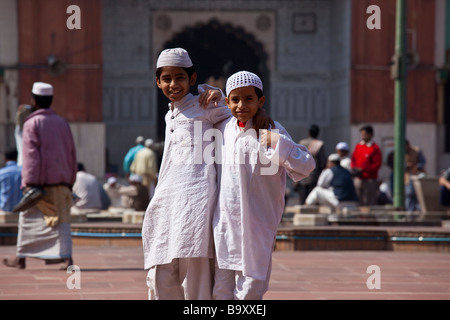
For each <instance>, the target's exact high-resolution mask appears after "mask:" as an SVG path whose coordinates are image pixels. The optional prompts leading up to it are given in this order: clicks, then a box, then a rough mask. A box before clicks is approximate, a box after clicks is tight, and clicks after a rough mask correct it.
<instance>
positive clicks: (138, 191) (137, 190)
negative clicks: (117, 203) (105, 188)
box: [119, 174, 150, 211]
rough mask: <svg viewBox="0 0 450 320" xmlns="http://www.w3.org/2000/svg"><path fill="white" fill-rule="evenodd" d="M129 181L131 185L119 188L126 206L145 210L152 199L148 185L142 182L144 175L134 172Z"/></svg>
mask: <svg viewBox="0 0 450 320" xmlns="http://www.w3.org/2000/svg"><path fill="white" fill-rule="evenodd" d="M128 181H129V183H130V185H129V186H124V187H121V188H120V190H119V192H120V194H121V195H122V203H123V205H124V207H125V208H131V209H134V210H136V211H145V210H146V209H147V206H148V203H149V202H150V199H149V196H148V189H147V187H145V186H144V185H143V184H142V177H141V176H139V175H137V174H132V175H130V178H129V179H128Z"/></svg>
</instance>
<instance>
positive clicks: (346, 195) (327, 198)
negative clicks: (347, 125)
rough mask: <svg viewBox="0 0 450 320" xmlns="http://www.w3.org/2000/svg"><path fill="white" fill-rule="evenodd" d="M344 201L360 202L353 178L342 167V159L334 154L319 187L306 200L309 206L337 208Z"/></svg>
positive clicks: (322, 175) (321, 175)
mask: <svg viewBox="0 0 450 320" xmlns="http://www.w3.org/2000/svg"><path fill="white" fill-rule="evenodd" d="M342 201H354V202H357V201H358V196H357V195H356V191H355V186H354V185H353V177H352V175H351V174H350V172H349V171H348V170H347V169H345V168H343V167H341V165H340V157H339V155H338V154H336V153H333V154H331V155H330V156H329V157H328V163H327V168H326V169H325V170H324V171H322V173H321V174H320V176H319V180H318V182H317V186H316V187H315V188H314V189H313V190H312V191H311V193H310V194H309V195H308V197H307V198H306V204H308V205H314V204H318V205H327V206H330V207H333V208H337V207H338V205H339V203H340V202H342Z"/></svg>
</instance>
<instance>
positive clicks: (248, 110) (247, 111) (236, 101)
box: [226, 87, 266, 123]
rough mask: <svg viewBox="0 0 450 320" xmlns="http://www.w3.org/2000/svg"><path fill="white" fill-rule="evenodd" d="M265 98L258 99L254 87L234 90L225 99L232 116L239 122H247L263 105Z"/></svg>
mask: <svg viewBox="0 0 450 320" xmlns="http://www.w3.org/2000/svg"><path fill="white" fill-rule="evenodd" d="M265 100H266V98H265V97H264V96H262V97H261V98H259V99H258V96H257V95H256V91H255V88H254V87H242V88H237V89H234V90H233V91H231V92H230V95H229V96H228V97H227V98H226V102H227V105H228V108H230V110H231V113H232V114H233V116H234V117H235V118H236V119H238V120H239V121H240V122H243V123H245V122H247V121H248V120H250V119H251V118H253V116H254V115H255V114H256V113H257V112H258V110H259V109H260V108H262V106H263V105H264V102H265Z"/></svg>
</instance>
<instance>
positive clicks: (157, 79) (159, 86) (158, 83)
mask: <svg viewBox="0 0 450 320" xmlns="http://www.w3.org/2000/svg"><path fill="white" fill-rule="evenodd" d="M156 85H157V86H158V88H160V89H161V81H160V80H159V77H156Z"/></svg>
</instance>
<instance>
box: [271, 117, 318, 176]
mask: <svg viewBox="0 0 450 320" xmlns="http://www.w3.org/2000/svg"><path fill="white" fill-rule="evenodd" d="M276 128H280V129H278V131H279V132H278V133H279V134H280V140H279V141H278V143H277V145H276V146H275V149H274V148H268V149H266V150H263V152H264V154H265V156H266V157H267V158H268V159H270V161H272V162H273V163H275V164H278V165H280V166H282V167H284V168H285V169H286V171H287V174H288V175H289V177H291V179H292V180H294V181H300V180H302V179H304V178H306V177H308V176H309V174H310V173H311V171H313V170H314V168H315V167H316V162H315V160H314V158H313V156H312V155H311V153H310V152H309V150H308V148H306V147H305V146H303V145H300V144H297V143H295V142H294V141H293V140H292V138H291V136H290V135H289V134H288V133H287V131H286V130H285V129H284V128H283V127H281V126H280V125H279V124H278V123H276ZM262 149H264V148H262Z"/></svg>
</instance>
